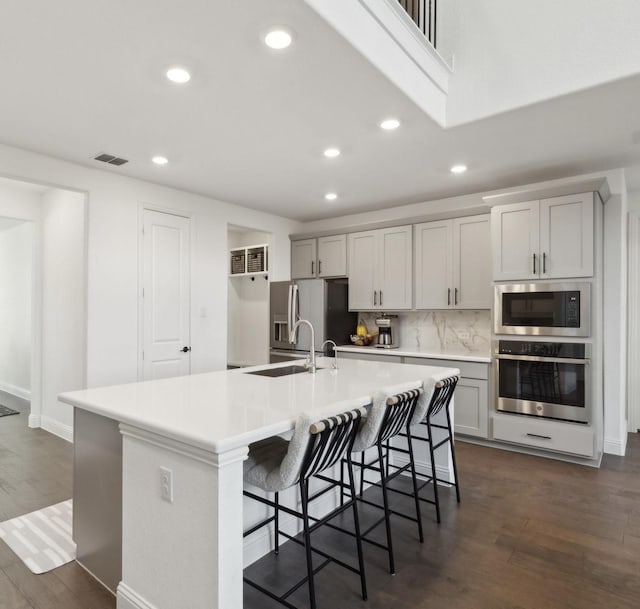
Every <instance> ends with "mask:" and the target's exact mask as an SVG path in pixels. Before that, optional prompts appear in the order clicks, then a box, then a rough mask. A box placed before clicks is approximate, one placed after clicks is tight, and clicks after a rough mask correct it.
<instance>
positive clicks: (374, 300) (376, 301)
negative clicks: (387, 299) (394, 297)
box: [373, 290, 378, 307]
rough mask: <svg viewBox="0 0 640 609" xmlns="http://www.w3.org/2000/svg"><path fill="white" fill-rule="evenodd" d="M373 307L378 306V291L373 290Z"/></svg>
mask: <svg viewBox="0 0 640 609" xmlns="http://www.w3.org/2000/svg"><path fill="white" fill-rule="evenodd" d="M373 306H374V307H376V306H378V290H373Z"/></svg>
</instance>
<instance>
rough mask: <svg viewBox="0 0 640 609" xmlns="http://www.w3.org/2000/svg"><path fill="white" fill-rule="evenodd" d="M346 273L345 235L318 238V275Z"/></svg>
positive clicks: (342, 274) (332, 275) (336, 275)
mask: <svg viewBox="0 0 640 609" xmlns="http://www.w3.org/2000/svg"><path fill="white" fill-rule="evenodd" d="M346 275H347V236H346V235H334V236H333V237H319V238H318V277H345V276H346Z"/></svg>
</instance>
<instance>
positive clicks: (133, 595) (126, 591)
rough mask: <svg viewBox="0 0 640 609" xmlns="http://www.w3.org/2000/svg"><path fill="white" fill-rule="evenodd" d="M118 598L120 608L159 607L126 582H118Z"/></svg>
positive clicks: (151, 608) (142, 608)
mask: <svg viewBox="0 0 640 609" xmlns="http://www.w3.org/2000/svg"><path fill="white" fill-rule="evenodd" d="M116 598H117V605H116V606H117V608H118V609H158V608H157V607H156V606H155V605H152V604H151V603H150V602H149V601H148V600H147V599H145V598H143V597H142V596H140V595H139V594H138V593H137V592H135V591H134V590H132V589H131V588H130V587H129V586H127V584H125V583H124V582H120V583H119V584H118V591H117V593H116Z"/></svg>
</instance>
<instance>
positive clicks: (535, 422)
mask: <svg viewBox="0 0 640 609" xmlns="http://www.w3.org/2000/svg"><path fill="white" fill-rule="evenodd" d="M493 439H494V440H500V441H502V442H510V443H513V444H520V445H522V446H529V447H533V448H541V449H543V450H550V451H555V452H561V453H568V454H572V455H580V456H581V457H593V456H594V454H595V448H594V447H595V437H594V432H593V428H592V427H590V426H588V425H582V424H580V423H568V422H565V421H551V420H548V419H538V418H536V417H526V416H522V415H518V414H503V413H494V415H493Z"/></svg>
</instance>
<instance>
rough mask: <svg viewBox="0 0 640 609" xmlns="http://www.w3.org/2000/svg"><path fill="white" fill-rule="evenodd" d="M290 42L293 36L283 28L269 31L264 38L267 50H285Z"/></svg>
mask: <svg viewBox="0 0 640 609" xmlns="http://www.w3.org/2000/svg"><path fill="white" fill-rule="evenodd" d="M292 42H293V36H292V35H291V33H290V32H288V31H287V30H285V29H284V28H274V29H273V30H269V31H268V32H267V33H266V35H265V37H264V43H265V44H266V45H267V46H268V47H269V48H271V49H276V50H277V51H281V50H282V49H286V48H287V47H289V46H291V43H292Z"/></svg>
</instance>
